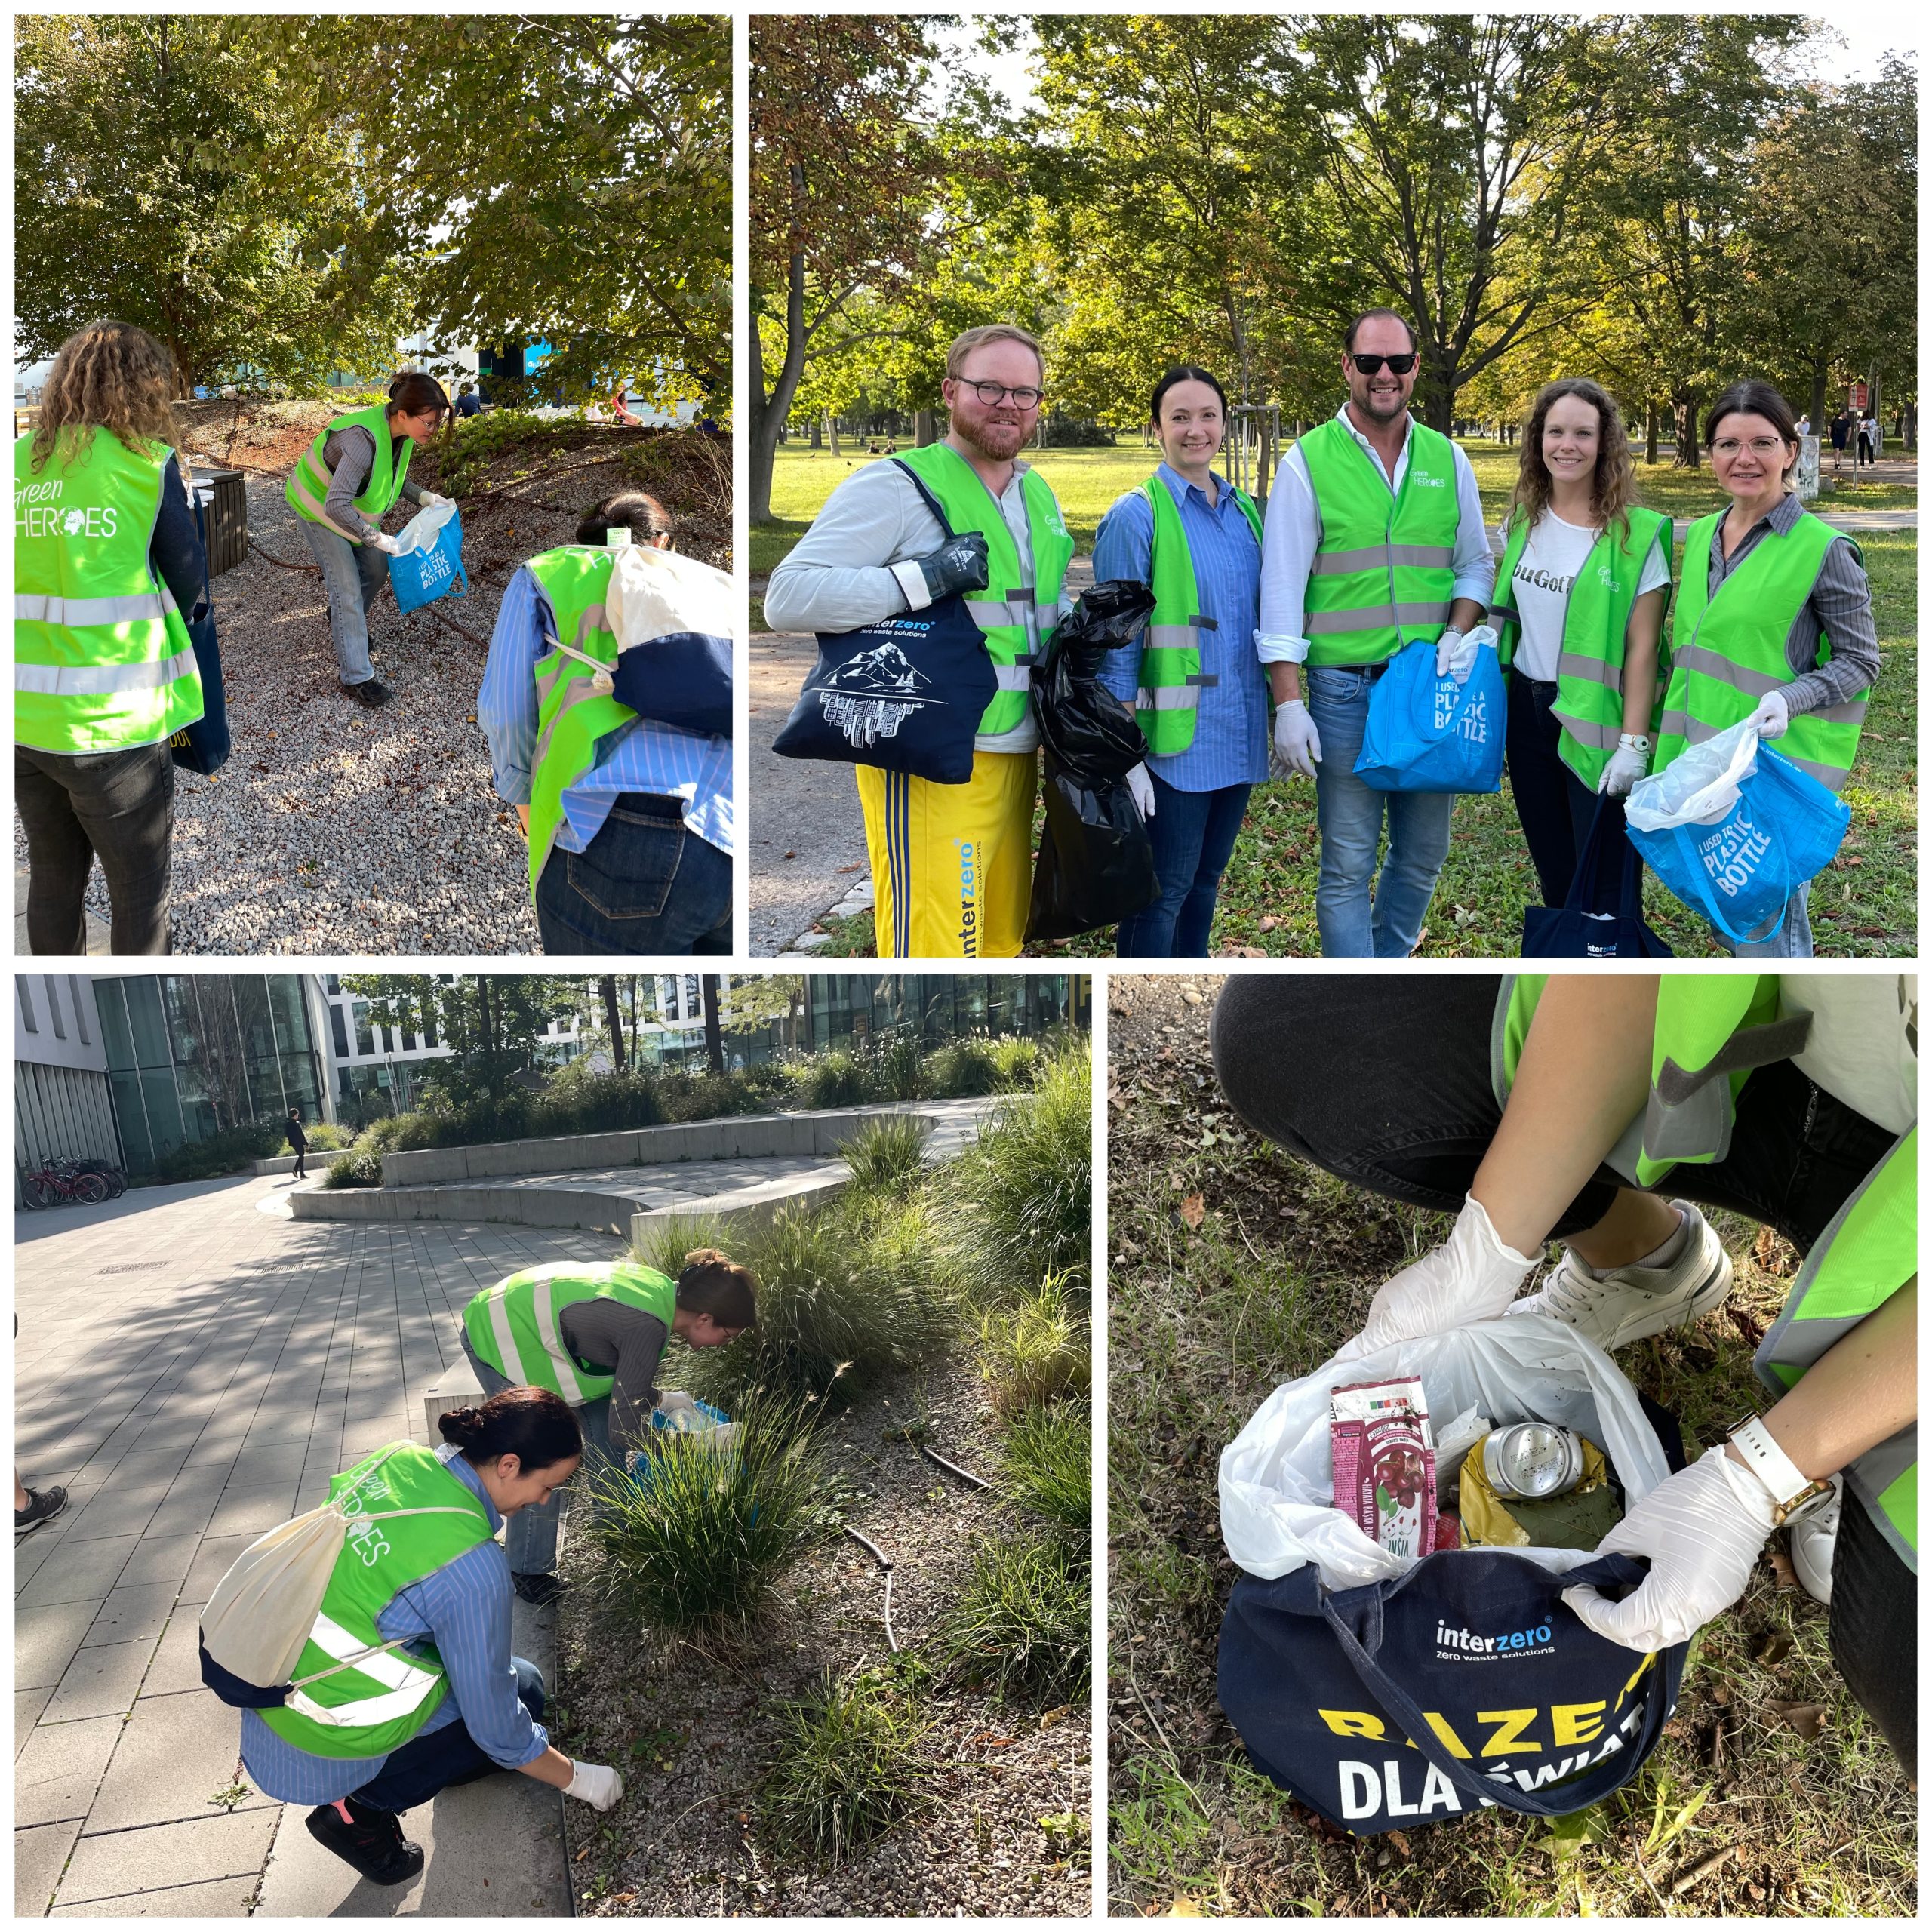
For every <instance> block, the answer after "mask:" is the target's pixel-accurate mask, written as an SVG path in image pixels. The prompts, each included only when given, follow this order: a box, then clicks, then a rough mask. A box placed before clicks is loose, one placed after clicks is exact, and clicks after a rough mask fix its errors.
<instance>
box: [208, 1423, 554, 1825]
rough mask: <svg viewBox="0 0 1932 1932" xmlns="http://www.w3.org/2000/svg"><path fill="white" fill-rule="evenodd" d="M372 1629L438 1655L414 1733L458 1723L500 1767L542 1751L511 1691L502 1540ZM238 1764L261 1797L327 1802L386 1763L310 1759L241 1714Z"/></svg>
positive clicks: (492, 1510)
mask: <svg viewBox="0 0 1932 1932" xmlns="http://www.w3.org/2000/svg"><path fill="white" fill-rule="evenodd" d="M446 1463H447V1466H448V1469H449V1472H450V1473H451V1475H454V1477H455V1478H457V1481H459V1482H461V1483H462V1484H463V1485H464V1486H465V1487H466V1488H469V1489H470V1490H472V1491H474V1492H475V1494H476V1495H477V1496H478V1497H479V1498H481V1501H482V1504H483V1508H484V1509H485V1512H486V1513H487V1514H488V1516H489V1518H490V1527H491V1530H492V1531H496V1530H499V1529H501V1528H502V1527H503V1518H502V1517H500V1515H497V1510H496V1506H495V1505H494V1503H491V1500H490V1499H489V1497H488V1496H487V1495H486V1494H485V1493H484V1489H483V1484H482V1480H481V1478H480V1477H478V1475H477V1473H476V1472H475V1469H472V1467H471V1466H470V1465H469V1463H468V1462H466V1460H464V1459H463V1457H461V1456H460V1455H457V1454H455V1453H454V1451H452V1452H451V1453H450V1454H448V1457H447V1458H446ZM376 1628H377V1629H378V1630H379V1631H380V1632H382V1636H383V1641H384V1642H385V1643H389V1642H392V1641H394V1640H395V1638H398V1637H427V1638H431V1639H432V1640H433V1641H434V1643H435V1648H436V1652H437V1654H438V1656H439V1657H441V1659H442V1660H443V1669H444V1670H445V1672H447V1673H448V1678H449V1692H448V1695H447V1696H446V1697H445V1698H444V1699H443V1701H442V1702H441V1703H440V1704H438V1706H436V1709H435V1715H433V1716H432V1718H430V1720H429V1722H428V1723H427V1724H425V1725H424V1726H423V1728H422V1730H420V1731H418V1732H417V1737H426V1736H428V1735H429V1733H431V1732H432V1731H436V1730H441V1729H442V1727H444V1725H445V1724H467V1725H468V1726H469V1734H470V1736H471V1737H473V1738H475V1740H476V1742H477V1743H478V1746H480V1747H481V1749H483V1750H484V1751H485V1752H487V1753H488V1755H490V1756H491V1757H492V1758H494V1759H495V1760H496V1761H497V1763H498V1764H501V1765H502V1766H503V1768H504V1769H505V1770H515V1768H516V1767H518V1765H520V1764H528V1763H529V1762H530V1761H531V1760H532V1759H533V1758H540V1757H542V1756H543V1753H544V1752H546V1750H548V1749H549V1745H550V1736H549V1732H548V1731H546V1730H545V1729H544V1728H543V1726H542V1725H541V1724H533V1723H531V1721H530V1713H529V1712H528V1711H527V1710H525V1709H524V1707H523V1705H522V1703H521V1700H519V1699H518V1696H517V1694H516V1672H515V1671H513V1670H512V1669H511V1668H510V1566H509V1558H508V1557H507V1556H506V1555H504V1553H503V1545H502V1544H501V1543H478V1545H477V1546H475V1549H469V1550H466V1551H465V1552H463V1555H460V1556H459V1557H458V1558H457V1559H456V1561H454V1563H448V1564H445V1565H444V1566H443V1567H442V1568H441V1569H440V1570H434V1571H431V1572H430V1574H429V1575H428V1576H426V1577H422V1578H420V1580H418V1581H417V1582H415V1583H411V1585H410V1586H408V1589H405V1590H401V1591H399V1592H398V1593H397V1594H396V1595H395V1597H393V1598H392V1599H391V1600H390V1601H389V1603H387V1604H385V1605H384V1606H383V1609H382V1611H381V1612H380V1614H378V1616H377V1618H376ZM388 1761H389V1754H388V1753H387V1752H384V1753H383V1755H382V1756H381V1757H379V1758H318V1757H316V1756H315V1755H313V1754H312V1752H307V1751H302V1750H298V1749H297V1748H296V1746H294V1745H293V1744H291V1743H289V1742H288V1740H287V1739H286V1738H282V1737H277V1736H276V1735H275V1733H274V1732H273V1731H272V1730H269V1727H268V1726H267V1725H266V1724H264V1723H263V1721H262V1720H261V1716H260V1712H255V1711H244V1712H242V1762H243V1764H245V1765H246V1766H247V1767H248V1775H249V1776H250V1777H252V1778H253V1779H254V1781H255V1783H256V1784H257V1786H259V1787H260V1789H261V1790H262V1791H263V1792H265V1793H266V1795H268V1796H269V1797H270V1798H280V1799H281V1800H282V1801H283V1802H284V1803H285V1804H332V1803H334V1801H335V1800H336V1799H337V1798H346V1797H347V1796H348V1795H349V1793H350V1792H352V1791H355V1790H358V1789H360V1788H361V1786H364V1785H365V1784H367V1783H368V1782H369V1780H371V1778H373V1777H374V1776H375V1775H376V1774H377V1772H378V1771H380V1770H381V1769H382V1768H383V1765H384V1764H386V1763H387V1762H388Z"/></svg>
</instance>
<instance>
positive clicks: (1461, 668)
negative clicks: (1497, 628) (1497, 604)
mask: <svg viewBox="0 0 1932 1932" xmlns="http://www.w3.org/2000/svg"><path fill="white" fill-rule="evenodd" d="M1500 641H1501V640H1500V638H1498V637H1497V635H1496V632H1494V630H1493V629H1491V627H1490V626H1488V625H1487V624H1478V625H1477V626H1476V627H1475V629H1474V630H1472V631H1457V630H1448V631H1444V632H1443V633H1442V635H1441V636H1440V637H1439V638H1437V639H1436V640H1435V675H1437V676H1438V678H1454V679H1455V681H1457V684H1459V685H1466V684H1467V683H1468V682H1469V673H1470V672H1472V671H1473V670H1474V669H1475V668H1476V653H1477V652H1478V651H1480V650H1481V648H1483V646H1484V645H1487V646H1488V647H1489V648H1490V649H1491V651H1494V649H1495V648H1497V645H1498V644H1499V643H1500Z"/></svg>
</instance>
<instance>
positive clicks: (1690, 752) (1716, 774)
mask: <svg viewBox="0 0 1932 1932" xmlns="http://www.w3.org/2000/svg"><path fill="white" fill-rule="evenodd" d="M1757 768H1758V734H1757V733H1756V732H1755V731H1753V730H1752V728H1751V721H1750V720H1749V718H1746V720H1745V721H1743V723H1742V724H1734V725H1732V726H1731V727H1730V729H1729V730H1728V731H1720V732H1719V733H1718V734H1717V736H1716V737H1715V738H1706V740H1704V742H1703V743H1702V744H1701V745H1689V746H1686V747H1685V748H1684V749H1683V750H1682V751H1681V752H1678V755H1676V757H1675V758H1672V760H1671V761H1670V762H1669V764H1667V765H1666V766H1665V767H1664V768H1663V771H1658V772H1654V773H1652V774H1651V776H1650V777H1648V778H1640V779H1638V780H1637V782H1636V783H1635V784H1634V785H1633V786H1631V788H1630V795H1629V798H1626V800H1625V801H1624V804H1623V816H1624V817H1625V818H1626V820H1629V823H1631V824H1632V825H1634V826H1635V827H1636V828H1637V829H1638V831H1639V832H1668V831H1669V829H1671V827H1672V826H1677V825H1715V824H1716V823H1717V822H1718V820H1719V819H1721V818H1722V817H1724V814H1725V813H1727V811H1730V808H1731V807H1732V806H1733V805H1734V804H1737V788H1738V787H1739V786H1740V785H1742V784H1743V783H1744V781H1745V780H1746V779H1747V778H1749V777H1750V776H1751V774H1752V772H1754V771H1756V770H1757Z"/></svg>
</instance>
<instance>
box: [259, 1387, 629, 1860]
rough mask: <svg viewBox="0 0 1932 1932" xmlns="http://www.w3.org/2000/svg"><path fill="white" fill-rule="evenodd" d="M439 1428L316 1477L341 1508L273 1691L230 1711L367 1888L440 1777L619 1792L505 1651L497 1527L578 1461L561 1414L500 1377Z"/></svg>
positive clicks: (569, 1425)
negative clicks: (304, 1619)
mask: <svg viewBox="0 0 1932 1932" xmlns="http://www.w3.org/2000/svg"><path fill="white" fill-rule="evenodd" d="M440 1429H441V1435H442V1438H443V1441H444V1443H445V1447H443V1448H442V1449H441V1450H440V1451H433V1452H432V1451H429V1450H428V1449H426V1448H424V1447H422V1446H421V1445H420V1444H418V1443H415V1442H408V1441H405V1442H393V1443H391V1444H389V1446H388V1447H386V1448H383V1449H379V1450H377V1451H375V1453H374V1454H372V1455H371V1456H368V1457H365V1458H364V1459H363V1460H361V1462H359V1463H357V1464H356V1466H355V1467H354V1468H353V1469H350V1470H349V1472H347V1473H346V1475H340V1476H337V1478H335V1480H334V1481H333V1482H332V1483H331V1484H330V1485H329V1500H330V1501H331V1503H334V1504H335V1505H337V1507H338V1508H339V1509H340V1510H341V1512H342V1513H343V1515H345V1516H346V1517H348V1518H349V1519H350V1521H349V1529H348V1532H347V1534H346V1537H344V1540H343V1548H342V1553H341V1555H340V1556H339V1557H338V1558H337V1559H336V1563H335V1567H334V1571H332V1573H331V1576H330V1578H329V1582H328V1588H327V1589H326V1590H325V1592H324V1593H323V1596H322V1600H321V1607H320V1609H319V1611H318V1613H317V1615H316V1617H315V1624H314V1626H313V1629H312V1631H311V1633H310V1635H309V1641H308V1644H307V1645H306V1647H305V1648H304V1649H303V1653H302V1655H301V1657H300V1659H299V1660H297V1665H296V1668H295V1671H294V1675H293V1677H292V1678H291V1683H290V1684H289V1685H288V1686H287V1687H285V1689H284V1690H283V1691H282V1692H281V1693H278V1694H277V1697H276V1700H275V1701H272V1702H268V1703H263V1704H262V1705H260V1706H259V1707H257V1708H254V1709H245V1710H244V1711H243V1712H242V1760H243V1762H244V1763H245V1765H246V1766H247V1767H248V1772H249V1774H250V1776H251V1777H252V1778H253V1779H254V1781H255V1783H256V1784H257V1786H259V1787H260V1789H262V1790H263V1791H264V1792H266V1793H267V1794H268V1795H269V1797H271V1798H281V1799H282V1800H283V1801H285V1802H288V1803H291V1804H309V1805H312V1806H313V1807H315V1808H314V1809H313V1810H311V1811H310V1812H309V1815H308V1817H307V1818H306V1820H305V1821H304V1822H305V1823H306V1825H307V1826H308V1829H309V1834H310V1835H311V1836H312V1837H313V1838H315V1841H317V1842H318V1844H322V1845H325V1846H326V1847H328V1849H329V1850H331V1851H332V1852H334V1854H336V1856H337V1857H338V1858H340V1859H342V1860H344V1861H345V1862H346V1863H348V1864H349V1865H351V1866H354V1867H355V1869H356V1871H358V1872H360V1873H361V1875H362V1876H363V1877H364V1878H367V1879H368V1880H369V1881H371V1883H372V1884H378V1885H400V1884H406V1883H407V1882H408V1881H409V1880H410V1879H411V1878H414V1877H415V1875H417V1872H420V1871H421V1870H422V1869H423V1852H422V1848H421V1847H420V1846H418V1845H416V1844H411V1842H410V1841H409V1840H408V1839H407V1838H405V1836H404V1835H403V1830H402V1819H401V1814H402V1813H403V1812H405V1811H407V1810H409V1809H410V1808H411V1807H412V1806H414V1805H417V1804H427V1803H428V1802H429V1800H430V1799H431V1798H434V1797H435V1795H436V1794H437V1792H439V1791H443V1790H446V1789H448V1787H449V1786H451V1785H457V1784H466V1783H469V1781H470V1780H472V1779H474V1778H479V1777H485V1776H486V1775H487V1774H488V1773H490V1772H491V1771H495V1770H515V1771H521V1772H522V1773H524V1774H525V1776H527V1777H533V1778H535V1779H536V1780H537V1781H538V1782H539V1783H543V1784H547V1785H551V1786H555V1788H556V1789H558V1790H559V1791H561V1792H564V1794H565V1795H566V1796H567V1797H571V1798H582V1799H583V1800H584V1801H586V1803H588V1804H592V1805H594V1806H595V1807H596V1809H597V1810H599V1811H608V1810H610V1809H611V1807H612V1806H613V1805H614V1804H616V1803H617V1800H618V1799H619V1798H620V1797H621V1796H622V1795H623V1780H622V1779H621V1778H620V1777H618V1775H617V1773H616V1772H615V1771H614V1770H611V1768H610V1767H608V1766H607V1765H603V1764H577V1763H574V1762H573V1761H571V1759H570V1758H567V1757H565V1755H564V1754H563V1753H562V1752H561V1751H559V1750H558V1749H556V1747H555V1746H554V1745H552V1743H550V1741H549V1736H548V1734H546V1732H545V1730H544V1729H543V1724H542V1722H541V1721H540V1720H541V1719H542V1718H543V1678H542V1676H541V1675H540V1673H539V1672H538V1671H537V1667H536V1666H535V1665H534V1664H532V1663H528V1662H527V1661H526V1660H525V1659H523V1658H521V1657H512V1655H511V1654H510V1604H511V1594H512V1593H511V1589H510V1574H509V1564H508V1562H507V1561H506V1560H505V1558H504V1555H503V1546H502V1545H501V1544H500V1543H498V1542H497V1540H496V1534H497V1531H498V1530H499V1529H500V1528H501V1527H503V1522H504V1520H505V1519H506V1518H514V1517H515V1515H516V1514H517V1512H518V1511H519V1510H521V1509H528V1508H529V1507H531V1506H533V1505H537V1504H541V1503H547V1502H548V1501H549V1499H550V1497H551V1495H552V1492H553V1491H555V1490H556V1489H557V1488H558V1486H559V1485H560V1484H563V1483H565V1482H568V1481H569V1480H570V1478H571V1476H572V1475H574V1473H575V1472H576V1470H577V1465H578V1463H580V1461H581V1460H583V1435H582V1432H580V1430H579V1429H578V1427H577V1418H576V1417H575V1416H574V1415H573V1414H571V1410H570V1406H569V1404H568V1403H566V1402H565V1401H563V1400H562V1399H561V1398H560V1397H558V1396H557V1395H553V1394H552V1392H550V1391H549V1389H505V1390H503V1392H501V1393H500V1394H498V1395H493V1396H491V1398H490V1399H489V1400H488V1401H487V1402H485V1403H484V1404H482V1405H481V1407H475V1408H460V1409H452V1410H451V1411H448V1413H447V1414H445V1415H444V1416H443V1417H442V1418H441V1424H440ZM356 1518H368V1519H369V1520H368V1521H360V1522H358V1521H356V1520H355V1519H356Z"/></svg>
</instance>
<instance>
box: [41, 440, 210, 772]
mask: <svg viewBox="0 0 1932 1932" xmlns="http://www.w3.org/2000/svg"><path fill="white" fill-rule="evenodd" d="M32 447H33V446H32V438H31V437H28V436H23V437H21V438H19V440H18V441H16V443H15V444H14V741H15V743H17V744H21V745H25V746H32V748H33V749H36V750H39V751H48V752H60V753H63V754H66V755H82V754H86V753H90V752H93V753H98V752H115V751H128V750H131V749H134V748H135V747H137V746H142V745H151V744H157V743H162V742H163V741H165V740H167V739H168V738H170V737H173V736H174V734H175V733H176V732H177V731H182V730H183V729H185V728H186V727H187V726H188V725H190V724H193V723H194V722H195V720H196V719H197V718H199V717H200V716H201V715H202V678H201V671H200V669H199V666H198V664H197V663H196V660H195V649H194V645H193V644H192V641H190V639H189V635H188V627H187V625H186V622H185V621H184V620H183V617H182V614H181V612H180V609H179V608H177V605H176V603H175V601H174V595H173V593H172V592H171V591H170V590H169V589H168V586H167V585H166V584H165V583H162V581H161V580H160V579H159V578H158V577H156V575H155V573H154V571H153V568H152V566H151V565H150V564H149V549H150V547H151V546H152V542H153V537H154V530H155V522H156V521H157V519H158V517H159V515H160V514H161V497H162V482H163V479H164V476H165V472H166V469H167V466H168V462H169V460H170V459H171V457H172V456H173V454H174V452H173V451H171V450H168V449H166V448H162V449H160V450H159V451H158V452H157V453H156V454H153V455H149V454H144V453H141V452H138V451H135V450H133V449H131V448H129V447H128V445H126V444H125V443H123V442H122V441H121V440H120V438H118V437H117V436H116V435H115V434H114V433H113V432H112V430H109V429H98V428H97V429H94V431H93V432H91V434H89V435H86V436H85V439H84V438H83V437H82V434H81V432H78V431H75V430H71V429H69V430H63V431H62V432H60V435H58V436H57V438H55V441H54V448H53V449H52V450H51V451H50V452H49V453H48V458H47V460H46V462H45V463H44V464H43V465H42V466H40V467H39V468H38V469H36V468H35V466H34V463H33V455H32Z"/></svg>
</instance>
